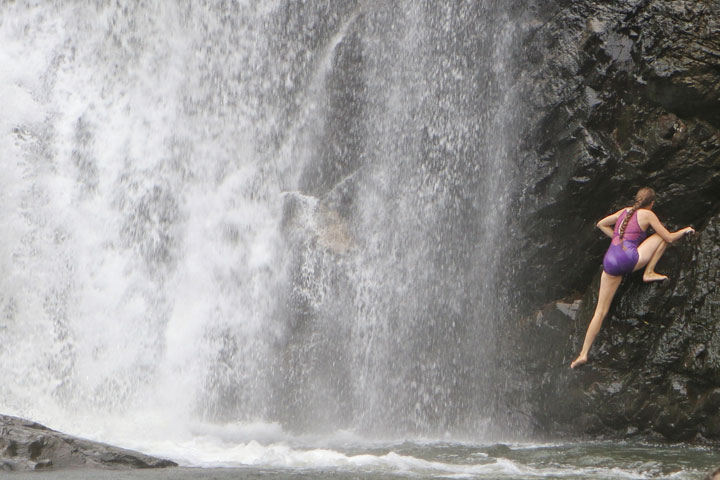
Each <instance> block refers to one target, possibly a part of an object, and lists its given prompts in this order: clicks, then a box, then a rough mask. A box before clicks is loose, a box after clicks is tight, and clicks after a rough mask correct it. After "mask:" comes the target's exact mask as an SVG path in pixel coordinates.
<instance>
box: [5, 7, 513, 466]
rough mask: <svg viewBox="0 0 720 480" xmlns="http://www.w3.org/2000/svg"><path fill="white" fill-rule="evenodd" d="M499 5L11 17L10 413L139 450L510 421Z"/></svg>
mask: <svg viewBox="0 0 720 480" xmlns="http://www.w3.org/2000/svg"><path fill="white" fill-rule="evenodd" d="M496 3H498V2H490V1H486V2H456V3H454V4H452V5H439V4H437V5H436V4H435V3H434V2H413V1H407V2H379V1H378V2H372V1H368V2H337V3H335V2H331V3H329V4H328V3H326V2H291V1H280V0H277V1H267V2H243V1H239V2H227V3H222V4H217V3H216V2H209V1H207V2H202V1H201V2H194V1H193V2H190V1H178V2H131V1H127V2H125V1H119V2H114V3H113V4H112V5H110V4H107V3H106V2H64V1H56V2H54V3H52V4H50V3H49V2H48V3H47V4H44V5H42V6H38V5H33V4H32V2H28V3H25V2H14V3H5V4H3V5H2V7H0V40H1V42H2V43H1V44H2V48H0V65H2V68H1V69H0V102H2V104H3V105H4V106H5V108H4V114H3V115H2V117H0V150H1V151H2V152H3V153H2V156H1V157H0V158H1V159H2V160H1V161H2V170H3V174H2V176H1V177H0V182H2V185H0V200H1V203H0V204H1V205H2V209H3V211H2V215H0V229H1V231H2V235H3V242H2V243H1V244H0V269H1V270H2V273H3V274H2V276H1V277H0V314H1V315H2V321H1V322H0V335H1V336H2V344H0V361H1V362H2V365H3V369H2V371H1V372H2V373H0V411H3V412H4V413H8V414H15V415H20V416H25V417H29V418H32V419H34V420H37V421H40V422H44V423H47V424H49V425H51V426H53V427H55V428H60V429H64V430H66V431H69V432H73V433H77V434H84V435H86V436H89V437H92V438H100V439H103V440H106V441H117V442H119V443H121V444H124V445H128V446H136V447H138V448H144V449H145V450H148V447H147V445H148V443H147V442H151V441H154V442H156V443H155V445H159V444H163V445H165V444H164V443H162V442H172V441H175V442H176V443H177V445H181V444H183V442H193V441H195V440H194V439H197V438H200V437H203V436H204V435H205V433H203V432H205V431H206V430H207V429H208V428H211V429H212V428H214V427H211V426H212V425H216V426H217V425H219V426H222V425H236V424H238V423H240V424H242V425H245V426H252V425H258V424H259V425H262V426H263V427H262V428H261V429H260V431H263V432H265V431H270V432H271V434H270V437H272V438H277V437H282V436H283V435H285V433H284V432H285V431H292V432H295V433H297V434H303V433H305V434H309V433H317V434H319V433H322V432H337V431H342V430H345V431H355V432H360V433H362V434H363V435H367V436H370V437H372V436H378V437H383V436H389V437H407V436H410V437H418V436H420V437H422V436H429V437H437V436H447V435H450V436H458V437H473V438H489V437H492V436H496V435H502V434H507V432H508V430H509V429H510V430H511V429H512V428H514V427H516V426H515V425H509V424H508V423H507V419H506V418H505V417H503V416H502V415H501V414H499V413H498V408H499V407H498V406H499V403H501V402H502V400H501V392H502V380H501V379H500V377H501V376H500V375H499V374H498V372H497V369H496V360H495V359H496V356H497V351H496V344H497V342H496V338H497V335H498V329H497V326H498V324H499V323H500V322H502V321H503V309H504V306H505V305H504V296H503V292H502V289H501V288H500V287H499V285H500V280H499V278H500V277H501V276H502V272H501V269H502V268H501V264H500V262H501V261H502V260H503V258H502V253H503V249H502V244H503V242H504V241H505V240H504V238H503V228H504V226H505V217H506V216H507V214H508V210H509V208H508V203H509V197H510V195H511V194H512V189H513V179H512V174H511V172H512V169H511V168H510V167H509V166H508V165H509V162H510V161H511V157H512V150H513V149H512V147H511V145H512V143H513V136H514V135H515V134H516V130H517V127H516V123H517V119H516V115H515V113H514V112H515V111H516V110H517V100H516V99H515V95H514V93H513V88H512V85H513V81H512V79H513V75H514V74H513V73H512V72H513V65H512V51H513V48H515V46H514V45H515V44H516V36H517V35H516V29H515V26H514V23H513V19H512V15H511V12H509V11H506V9H505V8H503V6H502V5H495V4H496ZM258 422H259V423H258ZM148 427H150V428H148ZM213 431H214V430H213ZM148 432H150V433H148ZM261 436H262V435H261ZM143 439H144V440H143ZM149 439H152V440H149ZM250 440H252V438H251V439H250ZM143 442H146V443H143ZM247 448H250V447H249V446H248V447H247ZM155 450H159V451H168V450H172V448H171V447H167V446H165V447H162V448H157V449H155ZM343 461H345V460H343ZM347 461H353V460H347ZM199 462H200V461H199ZM200 463H202V462H200ZM450 473H453V472H450Z"/></svg>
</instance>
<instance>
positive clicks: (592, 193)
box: [510, 0, 720, 441]
mask: <svg viewBox="0 0 720 480" xmlns="http://www.w3.org/2000/svg"><path fill="white" fill-rule="evenodd" d="M539 16H540V17H544V18H543V21H542V22H541V23H540V24H538V25H536V26H534V28H533V29H532V33H531V34H530V35H529V36H528V38H527V39H526V44H525V46H524V55H525V58H526V62H527V69H526V72H527V73H526V77H525V78H524V79H522V80H521V82H524V85H523V88H522V91H523V92H524V95H525V96H526V103H527V104H528V105H529V109H528V119H529V120H528V122H529V123H528V134H527V136H526V138H525V139H524V142H525V143H524V146H523V152H524V154H523V155H522V156H521V161H520V165H519V169H520V170H521V171H522V172H523V173H522V181H521V185H522V189H521V191H519V192H518V195H517V203H516V212H517V218H518V219H519V221H518V222H517V223H516V224H515V226H514V236H515V238H516V239H517V240H518V243H517V251H516V252H515V255H516V257H517V258H519V259H520V267H519V269H518V272H519V273H520V275H518V277H517V278H516V279H515V282H516V284H518V285H520V288H517V289H516V290H515V291H516V292H517V293H516V296H517V297H516V299H515V300H516V301H515V304H516V305H519V307H518V316H519V317H521V318H524V319H525V320H523V322H522V326H521V328H520V329H518V330H517V331H516V332H515V333H514V334H512V336H511V340H510V342H511V344H513V345H514V344H517V343H519V345H520V348H519V350H520V351H523V352H525V353H523V354H521V355H520V360H521V361H520V362H519V363H520V364H521V365H522V367H521V370H524V371H523V374H524V375H525V377H524V380H523V382H526V383H523V385H522V387H520V389H521V390H522V391H523V392H525V395H522V397H523V399H524V400H522V401H521V403H523V402H524V403H523V404H522V405H521V406H520V407H519V408H520V409H521V410H522V411H524V412H525V413H526V414H528V415H529V416H530V417H531V418H533V421H534V426H535V431H536V432H537V433H542V434H544V435H548V436H556V435H559V434H567V433H573V434H589V435H594V436H597V435H610V436H618V435H627V434H630V435H636V434H638V435H650V436H659V437H661V438H665V439H670V440H690V439H709V440H714V441H718V440H720V413H719V412H718V411H719V408H718V407H720V330H719V328H718V327H719V325H720V292H719V291H718V283H720V269H719V267H720V259H719V258H718V253H720V246H719V245H720V131H719V130H718V129H719V128H720V2H718V1H716V0H692V1H680V0H678V1H665V0H635V1H617V2H598V1H574V2H557V3H556V4H555V6H554V7H553V8H546V9H545V12H544V13H542V14H539ZM641 186H650V187H653V188H654V189H655V190H656V192H657V194H658V201H657V202H656V208H655V211H656V213H657V214H658V216H659V217H660V219H661V221H663V222H664V223H665V225H666V226H667V227H668V228H669V229H671V230H674V229H676V228H679V227H682V226H685V225H693V226H695V228H696V229H697V231H698V233H697V235H696V236H695V238H693V239H690V240H683V241H679V242H677V243H676V244H674V245H672V246H671V247H670V248H669V249H668V250H667V252H666V253H665V256H664V257H663V258H662V259H661V261H660V263H659V265H658V271H659V272H662V273H665V274H667V275H669V277H670V281H669V282H665V283H663V284H659V285H646V284H643V282H642V280H641V276H640V274H636V275H631V276H628V277H627V278H626V279H625V280H624V282H623V284H622V285H621V287H620V289H619V291H618V293H617V295H616V297H615V300H614V302H613V306H612V308H611V310H610V313H609V315H608V316H607V318H606V319H605V323H604V325H603V330H602V331H601V333H600V335H599V336H598V338H597V339H596V342H595V346H594V348H593V350H592V351H591V354H590V362H589V364H588V365H587V366H586V367H584V368H583V369H582V370H580V371H571V370H570V369H569V368H568V365H569V362H570V361H571V360H572V359H573V358H574V357H575V355H576V354H577V352H578V351H579V349H580V345H581V343H582V340H583V337H584V334H585V329H586V327H587V324H588V322H589V320H590V318H591V316H592V313H593V309H594V306H595V301H596V298H597V290H598V284H599V278H600V272H601V262H602V256H603V253H604V250H605V249H606V248H607V243H608V242H607V239H606V238H604V237H603V235H602V233H601V232H600V231H599V230H597V229H596V228H595V222H596V221H597V220H598V219H600V218H602V217H604V216H605V215H607V214H609V213H612V212H614V211H616V210H617V209H619V208H621V207H622V206H625V205H628V204H630V203H631V202H632V197H633V195H634V193H635V191H636V190H637V188H638V187H641ZM542 305H545V307H541V306H542ZM515 348H516V349H517V347H515ZM527 392H532V393H530V394H527Z"/></svg>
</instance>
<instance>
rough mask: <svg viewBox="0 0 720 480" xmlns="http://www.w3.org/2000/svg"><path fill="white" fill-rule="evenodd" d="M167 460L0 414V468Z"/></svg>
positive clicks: (158, 464) (156, 464)
mask: <svg viewBox="0 0 720 480" xmlns="http://www.w3.org/2000/svg"><path fill="white" fill-rule="evenodd" d="M171 466H177V465H176V464H175V463H174V462H171V461H169V460H162V459H159V458H154V457H150V456H148V455H143V454H141V453H137V452H132V451H130V450H124V449H121V448H117V447H111V446H109V445H105V444H102V443H97V442H91V441H89V440H83V439H81V438H77V437H72V436H69V435H65V434H62V433H60V432H57V431H55V430H51V429H49V428H47V427H44V426H43V425H40V424H38V423H34V422H30V421H27V420H23V419H21V418H17V417H10V416H7V415H0V472H1V471H24V470H25V471H27V470H53V469H58V468H110V469H123V468H162V467H171Z"/></svg>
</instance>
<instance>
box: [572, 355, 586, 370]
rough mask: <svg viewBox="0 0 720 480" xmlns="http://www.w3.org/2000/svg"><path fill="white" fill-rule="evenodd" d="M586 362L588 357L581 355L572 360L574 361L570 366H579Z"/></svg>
mask: <svg viewBox="0 0 720 480" xmlns="http://www.w3.org/2000/svg"><path fill="white" fill-rule="evenodd" d="M585 362H587V357H585V356H582V355H580V356H579V357H577V358H576V359H575V361H574V362H572V363H571V364H570V368H575V367H579V366H580V365H582V364H583V363H585Z"/></svg>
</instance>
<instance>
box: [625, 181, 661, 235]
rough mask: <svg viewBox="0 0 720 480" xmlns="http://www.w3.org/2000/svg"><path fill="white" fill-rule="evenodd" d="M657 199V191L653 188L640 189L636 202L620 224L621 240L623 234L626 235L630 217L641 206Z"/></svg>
mask: <svg viewBox="0 0 720 480" xmlns="http://www.w3.org/2000/svg"><path fill="white" fill-rule="evenodd" d="M654 201H655V191H654V190H653V189H652V188H648V187H645V188H641V189H640V190H638V192H637V194H636V195H635V203H634V204H633V206H632V207H631V208H630V211H629V212H627V214H626V215H625V218H623V221H622V224H621V225H620V229H619V230H618V234H619V235H620V240H622V238H623V235H625V228H626V227H627V224H628V222H630V218H631V217H632V216H633V215H634V214H635V212H636V211H637V210H638V209H639V208H643V207H647V206H648V205H650V204H651V203H652V202H654Z"/></svg>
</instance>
